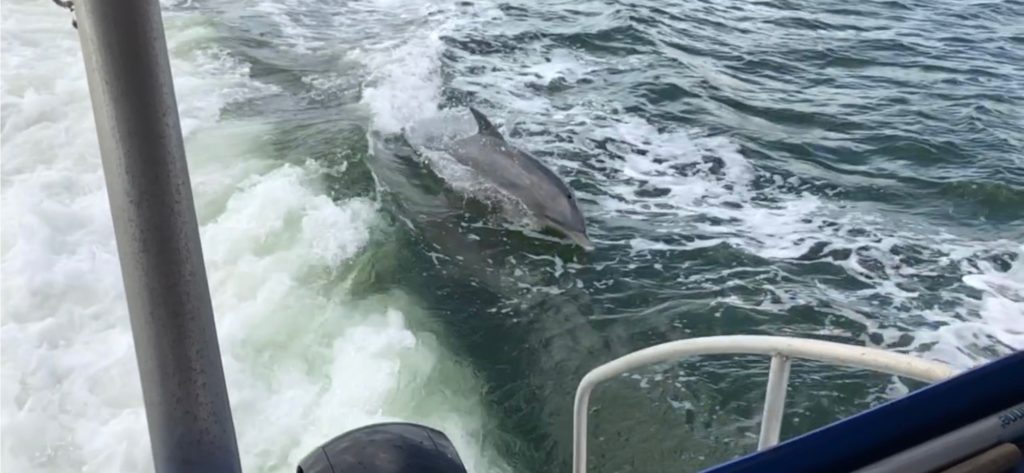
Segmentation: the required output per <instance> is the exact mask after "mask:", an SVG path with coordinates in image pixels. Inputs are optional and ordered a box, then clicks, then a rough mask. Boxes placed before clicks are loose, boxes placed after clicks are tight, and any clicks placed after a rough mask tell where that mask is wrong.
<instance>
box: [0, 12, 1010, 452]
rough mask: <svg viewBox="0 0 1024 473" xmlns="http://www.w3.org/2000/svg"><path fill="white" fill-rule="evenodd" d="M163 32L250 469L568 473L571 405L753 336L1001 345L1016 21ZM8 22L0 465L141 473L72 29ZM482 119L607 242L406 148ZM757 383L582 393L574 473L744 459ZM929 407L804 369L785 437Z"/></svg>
mask: <svg viewBox="0 0 1024 473" xmlns="http://www.w3.org/2000/svg"><path fill="white" fill-rule="evenodd" d="M163 6H164V21H165V25H166V29H167V37H168V43H169V47H170V50H171V58H172V59H171V60H172V69H173V72H174V80H175V88H176V92H177V97H178V103H179V106H180V108H181V117H182V128H183V132H184V134H185V140H186V148H187V152H188V159H189V166H190V170H191V172H192V177H193V185H194V194H195V199H196V206H197V212H198V215H199V220H200V224H201V235H202V240H203V245H204V253H205V256H206V264H207V269H208V273H209V280H210V285H211V293H212V297H213V302H214V310H215V312H216V316H217V324H218V334H219V337H220V341H221V350H222V353H223V356H224V365H225V372H226V376H227V381H228V388H229V394H230V398H231V403H232V407H233V412H234V419H235V424H236V430H237V432H238V437H239V442H240V448H241V452H242V461H243V466H244V468H245V470H246V471H268V472H269V471H291V470H292V469H293V468H294V465H295V464H296V462H297V461H298V460H299V459H300V458H301V457H302V456H303V455H304V454H305V453H306V452H308V451H309V450H310V449H311V448H313V447H315V446H316V445H318V444H319V443H321V442H323V441H325V440H327V439H329V438H330V437H333V436H334V435H336V434H338V433H341V432H343V431H345V430H348V429H350V428H353V427H356V426H359V425H363V424H366V423H370V422H375V421H381V420H394V419H402V420H411V421H417V422H423V423H427V424H430V425H432V426H435V427H438V428H440V429H442V430H444V431H445V432H446V433H447V434H448V435H449V436H450V437H451V438H452V439H453V440H454V442H455V444H456V446H457V448H458V449H459V451H460V454H461V455H462V457H463V460H464V461H465V462H466V464H467V466H468V467H469V470H470V471H473V472H482V471H487V472H527V471H529V472H537V471H552V472H556V471H566V470H568V468H569V464H570V460H571V458H570V454H571V451H570V440H571V406H572V399H573V394H574V390H575V387H576V384H577V382H578V381H579V379H580V378H581V377H582V376H583V375H584V374H585V373H586V372H587V371H588V370H589V369H591V368H593V367H595V366H597V365H598V364H601V363H603V362H605V361H608V360H610V359H612V358H614V357H616V356H619V355H622V354H625V353H627V352H629V351H632V350H635V349H638V348H642V347H645V346H648V345H651V344H655V343H659V342H664V341H668V340H673V339H680V338H688V337H699V336H708V335H722V334H780V335H793V336H806V337H814V338H821V339H827V340H835V341H841V342H846V343H852V344H857V345H867V346H874V347H881V348H885V349H889V350H895V351H899V352H906V353H913V354H916V355H917V356H921V357H924V358H928V359H934V360H939V361H943V362H946V363H950V364H952V365H954V366H956V367H958V368H968V367H971V366H975V365H977V364H980V363H984V362H985V361H987V360H991V359H995V358H998V357H999V356H1002V355H1005V354H1007V353H1010V352H1012V351H1015V350H1020V349H1022V348H1024V261H1022V258H1024V112H1022V111H1021V110H1024V28H1022V27H1021V26H1020V25H1022V24H1024V3H1021V2H1020V1H1016V0H1014V1H996V2H957V1H951V0H941V1H932V2H923V1H916V0H915V1H871V2H861V3H859V4H857V5H852V4H849V3H848V2H835V1H814V2H812V1H801V0H786V1H782V0H771V1H743V2H740V1H735V0H713V1H711V0H709V1H700V2H679V1H665V0H661V1H652V0H635V1H612V0H573V1H568V0H559V1H551V2H496V1H491V0H483V1H476V0H473V1H467V0H452V1H449V0H427V1H423V0H352V1H344V2H343V1H337V0H321V1H311V0H282V1H271V0H241V1H234V2H228V1H224V0H190V1H165V2H164V3H163ZM3 10H4V15H3V17H2V36H0V41H2V54H3V56H2V64H0V67H2V84H0V89H2V96H0V99H2V112H0V118H2V135H0V138H2V149H0V152H2V157H0V162H2V181H0V185H2V197H3V199H2V206H3V207H2V222H0V224H2V225H0V230H2V235H0V237H2V328H0V343H2V345H0V355H2V361H0V363H2V365H0V367H2V386H0V391H2V396H0V408H2V415H0V420H2V459H0V461H2V463H3V465H4V466H5V467H6V468H9V469H12V470H28V469H34V470H41V471H53V472H72V471H74V472H79V471H99V470H104V471H110V470H116V471H132V472H134V471H151V470H152V464H151V459H150V453H149V444H148V438H147V435H146V432H147V431H146V425H145V415H144V411H143V408H142V402H141V390H140V388H139V384H138V381H137V379H138V377H137V367H136V364H135V360H134V353H133V349H132V338H131V332H130V328H129V324H128V315H127V311H126V307H125V301H124V293H123V288H122V286H121V275H120V271H119V266H118V260H117V253H116V248H115V246H114V241H113V231H112V225H111V221H110V214H109V206H108V203H107V195H106V189H105V186H104V181H103V175H102V171H101V168H100V162H99V154H98V147H97V143H96V138H95V127H94V124H93V121H92V120H93V118H92V113H91V109H90V102H89V96H88V90H87V87H86V82H85V75H84V69H83V65H82V58H81V54H80V50H79V45H78V41H77V36H76V35H75V32H74V30H72V29H71V27H70V18H69V17H68V15H67V13H66V12H65V11H62V10H60V9H59V8H57V7H55V6H54V5H53V4H52V3H49V2H44V1H28V0H4V1H3ZM467 105H473V106H476V107H477V108H479V109H481V110H482V111H484V113H486V114H488V115H489V116H490V118H491V119H492V121H494V122H495V123H496V124H498V125H499V127H500V128H501V129H502V132H503V133H504V134H505V135H506V136H507V137H508V139H509V140H510V141H512V142H514V144H516V145H518V146H520V147H521V148H523V149H526V150H528V151H530V152H531V153H532V154H534V155H535V156H537V157H538V158H539V159H540V160H541V161H543V162H545V163H546V164H548V165H549V166H550V167H551V168H552V169H553V170H555V171H556V172H557V173H558V174H559V175H561V176H562V177H563V178H564V179H565V180H566V182H567V183H568V184H569V185H570V186H571V187H573V189H574V190H575V191H576V192H577V195H578V197H579V200H580V202H581V204H582V209H583V212H584V214H585V215H586V216H587V219H588V225H589V229H590V234H591V237H592V239H593V240H594V241H595V243H596V245H597V248H596V249H595V251H593V252H583V251H581V250H580V249H578V248H574V247H572V246H570V245H567V244H565V243H563V242H560V241H558V240H557V239H556V238H554V237H553V236H551V235H549V234H546V233H544V232H542V231H540V230H539V229H536V228H533V227H532V226H531V224H530V222H529V220H528V219H527V218H526V216H525V215H524V214H523V213H522V212H521V211H518V210H517V207H516V205H515V203H514V202H513V201H510V200H509V199H507V197H506V196H503V195H501V194H500V193H499V192H497V191H496V190H495V189H493V188H491V187H490V186H489V185H488V184H487V183H486V182H483V181H481V180H479V179H478V178H476V177H475V176H473V175H472V173H469V172H466V170H465V169H463V168H461V167H460V166H458V165H456V164H455V163H454V162H452V161H451V160H450V159H446V157H445V156H443V155H438V154H437V153H430V152H427V150H425V149H424V147H423V146H422V145H423V144H424V143H425V142H426V143H428V144H429V140H430V139H431V138H432V137H436V136H437V135H436V134H437V133H438V132H439V131H440V132H445V133H447V132H453V133H465V132H466V131H467V130H468V131H469V132H471V131H472V122H471V120H470V119H469V117H468V113H467V110H466V106H467ZM766 368H767V360H766V359H761V358H758V357H706V358H700V359H693V360H682V361H680V362H678V363H667V364H663V365H660V366H657V367H653V368H650V369H645V370H641V371H639V372H636V373H631V374H630V375H628V376H625V377H623V378H621V379H618V380H615V381H613V382H610V383H608V384H607V386H602V387H601V388H599V390H598V392H597V393H596V394H595V396H594V398H593V401H592V405H593V407H594V412H593V413H592V414H591V437H590V439H591V455H590V457H591V462H590V464H591V469H592V470H593V471H601V472H621V471H633V472H646V471H652V472H655V471H666V470H672V471H699V470H700V469H701V468H702V467H707V466H710V465H713V464H716V463H718V462H721V461H724V460H727V459H729V458H732V457H735V456H737V455H740V454H743V453H746V452H749V451H751V450H753V449H754V447H755V446H756V435H757V429H758V418H759V416H760V407H761V402H762V399H763V384H764V382H765V380H766V378H767V370H766ZM919 387H920V384H919V383H914V382H910V381H907V380H901V379H896V378H893V377H891V376H886V375H880V374H871V373H866V372H862V371H858V370H852V369H834V368H829V367H826V366H822V365H820V364H816V363H809V362H798V363H796V365H795V366H794V372H793V375H792V381H791V391H790V394H789V397H788V399H787V406H788V407H789V410H788V414H787V417H786V420H785V423H784V425H783V431H782V435H783V437H784V438H786V437H789V436H793V435H796V434H799V433H802V432H806V431H808V430H810V429H812V428H816V427H819V426H822V425H825V424H827V423H829V422H831V421H834V420H836V419H838V418H841V417H843V416H847V415H851V414H853V413H856V412H858V411H860V410H863V409H865V408H868V407H870V406H872V405H877V404H878V403H882V402H885V401H887V400H889V399H892V398H893V397H896V396H900V395H902V394H905V393H906V392H908V391H909V390H913V389H917V388H919Z"/></svg>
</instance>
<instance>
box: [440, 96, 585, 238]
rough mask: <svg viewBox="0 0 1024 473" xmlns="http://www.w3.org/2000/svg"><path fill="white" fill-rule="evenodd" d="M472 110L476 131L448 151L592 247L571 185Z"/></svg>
mask: <svg viewBox="0 0 1024 473" xmlns="http://www.w3.org/2000/svg"><path fill="white" fill-rule="evenodd" d="M469 111H470V112H471V113H472V114H473V118H474V119H475V120H476V126H477V132H476V134H474V135H472V136H468V137H466V138H462V139H460V140H456V141H454V142H452V143H451V144H450V145H448V146H447V147H446V149H445V151H447V152H448V154H450V155H451V156H452V157H453V158H455V160H456V161H458V162H459V163H461V164H463V165H465V166H467V167H469V168H471V169H473V170H474V171H475V172H476V173H477V174H479V175H480V176H481V177H483V178H484V179H486V180H488V181H490V182H491V183H493V184H494V185H495V186H497V187H498V188H499V189H501V190H502V191H504V192H506V193H508V194H510V195H511V196H512V197H514V198H516V199H518V200H519V201H521V202H522V203H523V205H525V206H526V208H527V209H528V210H529V211H530V213H532V214H533V215H534V217H536V218H537V219H538V220H539V221H540V223H541V224H543V225H544V226H545V227H550V228H553V229H555V230H557V231H559V232H561V233H562V234H564V235H565V236H567V237H569V239H571V240H572V241H573V242H575V243H576V244H578V245H580V246H581V247H583V248H584V249H586V250H592V249H593V248H594V244H593V243H592V242H591V241H590V237H589V236H588V235H587V226H586V222H584V220H583V213H582V212H580V208H579V205H578V204H577V202H576V195H575V193H573V191H572V189H570V188H569V186H567V185H565V183H564V182H562V180H561V179H559V178H558V176H557V175H555V173H554V172H552V171H551V170H550V169H548V168H547V167H545V166H544V165H543V164H541V162H540V161H538V160H537V159H536V158H534V157H533V156H530V155H529V154H527V153H526V152H523V151H521V150H519V149H517V148H516V147H514V146H512V145H511V144H509V143H508V142H507V141H505V138H504V137H503V136H501V133H500V132H498V129H497V128H495V126H494V125H492V124H491V121H490V120H488V119H487V117H486V116H484V114H483V113H480V111H479V110H477V109H476V108H473V107H469Z"/></svg>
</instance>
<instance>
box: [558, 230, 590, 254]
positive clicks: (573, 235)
mask: <svg viewBox="0 0 1024 473" xmlns="http://www.w3.org/2000/svg"><path fill="white" fill-rule="evenodd" d="M565 233H566V234H567V235H568V236H569V238H570V239H571V240H572V241H573V242H575V243H576V244H577V245H580V246H582V247H583V249H584V250H587V251H591V250H593V249H594V242H592V241H590V237H588V236H587V234H586V233H580V232H572V231H570V232H565Z"/></svg>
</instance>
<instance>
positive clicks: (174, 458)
mask: <svg viewBox="0 0 1024 473" xmlns="http://www.w3.org/2000/svg"><path fill="white" fill-rule="evenodd" d="M75 11H76V14H77V20H78V31H79V38H80V40H81V43H82V52H83V56H84V59H85V67H86V71H87V74H88V82H89V91H90V95H91V98H92V104H93V115H94V118H95V120H96V128H97V134H98V135H99V144H100V152H101V154H102V158H103V171H104V174H105V176H106V182H107V192H108V197H109V199H110V210H111V214H112V216H113V222H114V233H115V236H116V239H117V246H118V254H119V256H120V260H121V272H122V277H123V279H124V288H125V293H126V295H127V299H128V311H129V313H130V315H131V327H132V334H133V336H134V340H135V354H136V357H137V360H138V366H139V375H140V377H141V380H142V394H143V400H144V402H145V406H146V419H147V423H148V425H149V437H150V441H151V443H152V449H153V461H154V464H155V466H156V471H157V472H158V473H178V472H190V473H193V472H194V473H206V472H217V473H225V472H227V473H238V472H240V471H241V466H240V462H239V457H238V445H237V443H236V439H235V428H234V425H233V423H232V419H231V407H230V405H229V403H228V395H227V387H226V386H225V383H224V370H223V367H222V366H221V359H220V350H219V348H218V346H217V333H216V328H215V326H214V320H213V309H212V307H211V303H210V293H209V288H208V286H207V281H206V270H205V268H204V266H203V255H202V249H201V247H200V241H199V229H198V225H197V222H196V215H195V208H194V205H193V202H192V191H191V183H190V181H189V176H188V168H187V165H186V162H185V150H184V146H183V143H182V136H181V125H180V123H178V108H177V104H176V102H175V98H174V86H173V83H172V80H171V71H170V63H169V61H168V53H167V44H166V40H165V38H164V30H163V22H162V20H161V16H160V4H159V2H158V0H102V1H89V0H86V1H82V2H80V3H79V4H78V5H76V9H75Z"/></svg>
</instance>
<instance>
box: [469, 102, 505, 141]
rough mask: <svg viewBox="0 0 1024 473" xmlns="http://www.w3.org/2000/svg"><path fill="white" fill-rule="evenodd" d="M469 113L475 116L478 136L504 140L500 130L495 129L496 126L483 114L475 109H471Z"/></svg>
mask: <svg viewBox="0 0 1024 473" xmlns="http://www.w3.org/2000/svg"><path fill="white" fill-rule="evenodd" d="M469 111H470V112H471V113H472V114H473V119H475V120H476V127H477V130H476V132H477V133H478V134H481V135H490V136H493V137H495V138H502V136H501V133H500V132H498V129H497V128H495V126H494V125H493V124H492V123H491V121H490V120H488V119H487V117H486V116H484V114H483V113H481V112H480V111H479V110H477V109H476V108H473V107H469ZM502 139H504V138H502Z"/></svg>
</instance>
